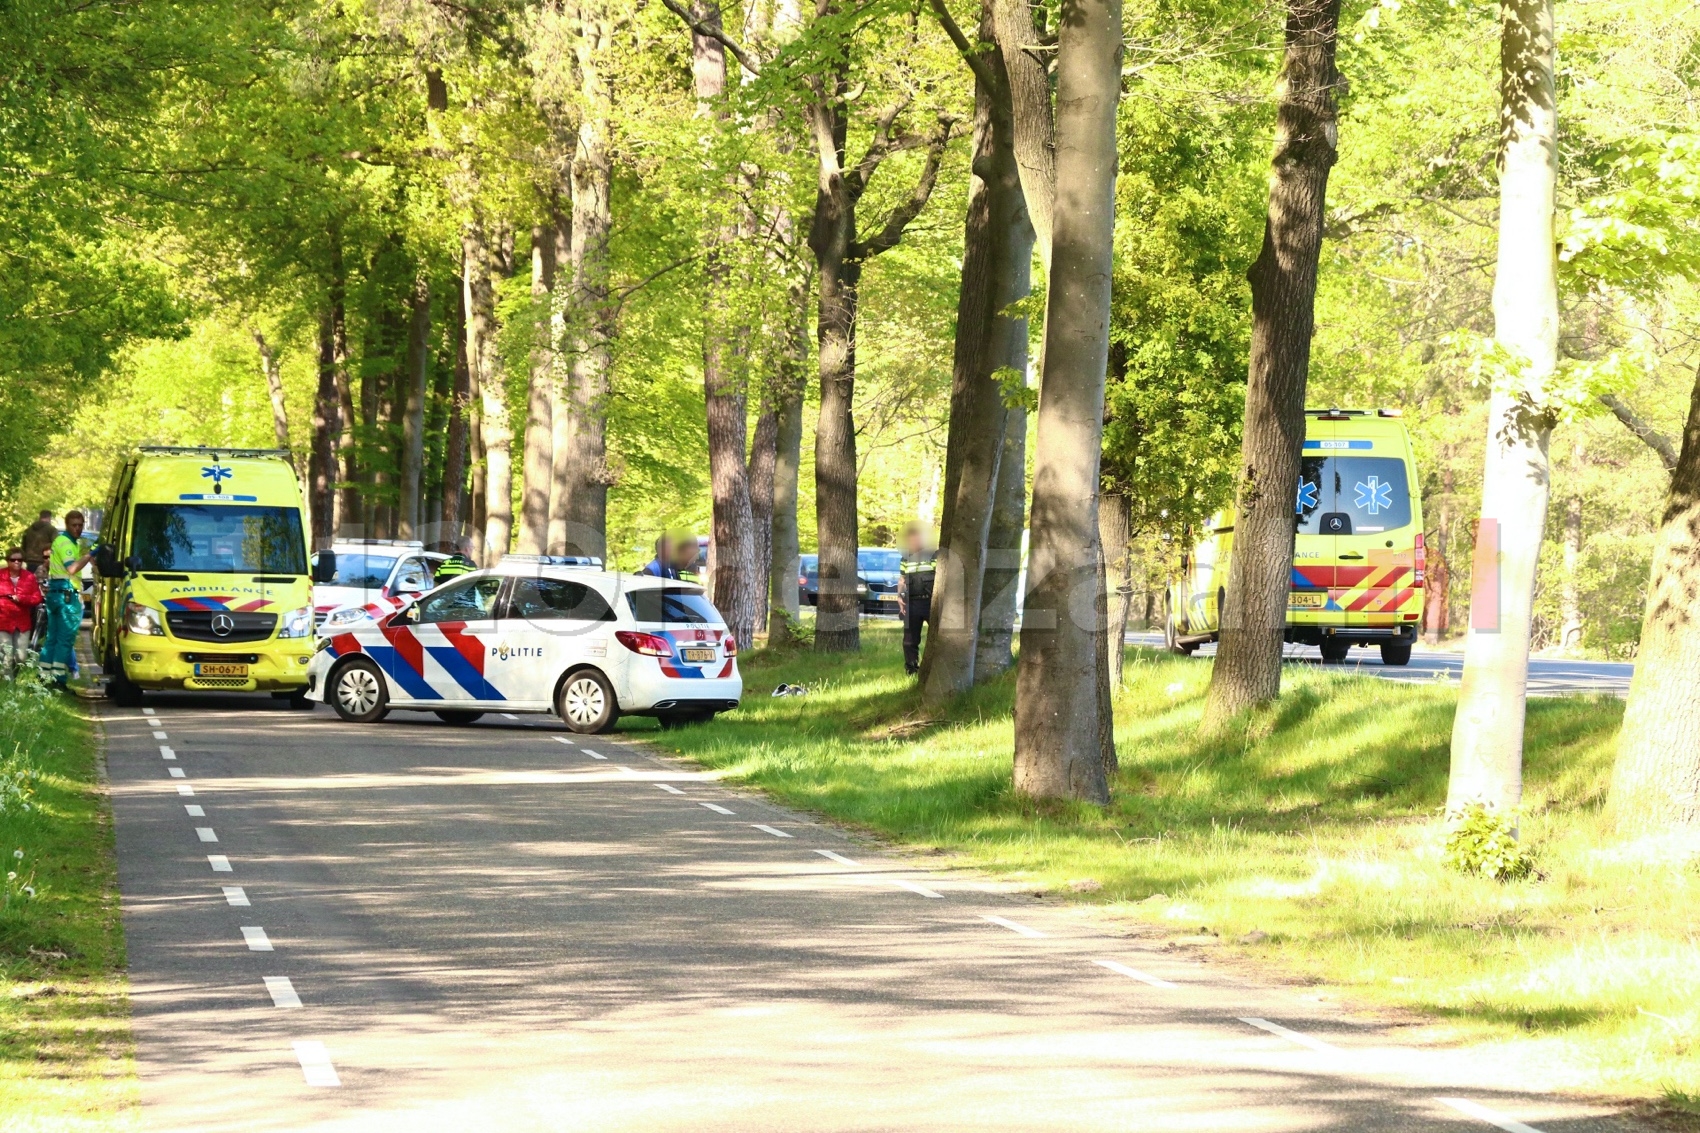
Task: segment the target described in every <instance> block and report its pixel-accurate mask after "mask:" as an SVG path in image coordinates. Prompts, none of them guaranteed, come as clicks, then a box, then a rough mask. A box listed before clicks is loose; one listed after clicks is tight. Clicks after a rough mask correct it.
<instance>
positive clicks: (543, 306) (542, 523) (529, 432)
mask: <svg viewBox="0 0 1700 1133" xmlns="http://www.w3.org/2000/svg"><path fill="white" fill-rule="evenodd" d="M554 291H555V230H554V229H553V228H552V227H550V226H549V225H546V224H534V225H532V227H531V302H532V321H533V333H534V334H535V335H536V341H535V342H534V343H533V344H532V348H531V382H530V385H529V387H528V390H527V397H526V414H525V454H524V462H523V467H524V483H523V484H522V485H521V488H520V509H519V510H520V524H519V550H520V552H521V553H522V554H527V555H541V554H545V553H547V551H548V550H549V493H550V486H551V484H552V483H553V480H554V464H555V432H554V402H555V352H554V349H553V348H552V346H551V343H550V338H549V333H550V307H551V301H550V300H551V296H552V295H553V294H554Z"/></svg>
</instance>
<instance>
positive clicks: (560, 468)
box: [543, 176, 573, 555]
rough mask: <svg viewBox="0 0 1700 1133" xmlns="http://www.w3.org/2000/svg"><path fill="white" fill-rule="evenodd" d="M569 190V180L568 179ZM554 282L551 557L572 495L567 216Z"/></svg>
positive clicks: (557, 228) (559, 217) (557, 224)
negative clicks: (564, 353)
mask: <svg viewBox="0 0 1700 1133" xmlns="http://www.w3.org/2000/svg"><path fill="white" fill-rule="evenodd" d="M567 184H568V187H569V191H570V187H571V178H570V176H569V177H568V178H567ZM553 231H554V233H555V279H556V286H555V288H554V290H553V293H552V294H551V295H550V298H549V349H550V350H551V351H552V352H553V353H554V373H553V374H552V375H551V378H550V382H549V528H548V534H547V536H546V537H545V539H544V542H543V545H544V547H545V548H546V549H547V550H548V553H549V554H551V555H561V554H565V553H566V546H567V500H568V497H569V495H570V493H571V491H572V467H571V465H570V464H569V463H568V459H569V457H570V456H571V454H572V449H571V448H570V447H569V446H568V443H567V440H568V436H569V434H570V433H571V430H572V421H573V414H572V391H571V385H572V370H571V367H570V366H566V365H563V364H562V362H561V350H562V348H563V347H564V346H565V345H566V344H567V314H568V310H569V304H570V302H571V300H570V298H569V296H570V295H571V293H572V283H571V280H570V278H569V279H568V280H567V281H566V282H565V283H563V282H562V279H561V274H562V272H563V271H564V272H566V273H568V275H569V276H570V275H571V272H572V263H573V220H572V214H571V213H570V212H568V213H567V214H565V215H563V214H562V213H561V212H560V211H559V210H557V211H556V212H555V214H554V225H553Z"/></svg>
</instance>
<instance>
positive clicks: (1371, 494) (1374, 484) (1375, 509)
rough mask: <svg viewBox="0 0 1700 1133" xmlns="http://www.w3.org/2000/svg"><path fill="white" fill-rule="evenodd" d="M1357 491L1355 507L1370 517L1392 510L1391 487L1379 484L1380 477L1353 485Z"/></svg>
mask: <svg viewBox="0 0 1700 1133" xmlns="http://www.w3.org/2000/svg"><path fill="white" fill-rule="evenodd" d="M1353 487H1354V488H1356V489H1357V492H1358V498H1357V500H1356V501H1355V502H1356V504H1357V506H1358V507H1359V508H1361V509H1362V510H1364V511H1365V512H1368V513H1369V514H1370V515H1380V514H1381V513H1382V512H1383V511H1392V510H1393V485H1391V484H1384V483H1382V482H1381V477H1379V476H1371V477H1370V478H1369V480H1368V481H1364V480H1359V481H1358V482H1357V483H1356V484H1354V485H1353Z"/></svg>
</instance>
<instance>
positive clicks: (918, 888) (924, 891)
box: [891, 877, 944, 897]
mask: <svg viewBox="0 0 1700 1133" xmlns="http://www.w3.org/2000/svg"><path fill="white" fill-rule="evenodd" d="M891 883H892V884H893V885H895V886H897V887H898V888H899V889H907V890H909V892H911V893H919V894H920V895H921V896H923V897H943V896H944V894H943V893H940V892H938V891H937V890H934V889H928V888H927V887H926V886H925V885H919V884H917V883H915V882H913V881H905V880H904V879H903V878H901V877H894V878H892V879H891Z"/></svg>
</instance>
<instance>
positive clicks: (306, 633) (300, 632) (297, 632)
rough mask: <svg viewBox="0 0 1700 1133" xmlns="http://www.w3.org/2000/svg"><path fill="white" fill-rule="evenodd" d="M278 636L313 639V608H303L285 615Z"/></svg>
mask: <svg viewBox="0 0 1700 1133" xmlns="http://www.w3.org/2000/svg"><path fill="white" fill-rule="evenodd" d="M277 635H278V636H279V637H312V636H313V607H311V606H302V607H301V608H300V609H299V610H291V611H289V613H287V614H285V615H283V618H282V619H281V624H280V625H279V626H278V631H277Z"/></svg>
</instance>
